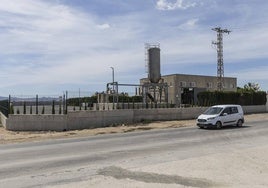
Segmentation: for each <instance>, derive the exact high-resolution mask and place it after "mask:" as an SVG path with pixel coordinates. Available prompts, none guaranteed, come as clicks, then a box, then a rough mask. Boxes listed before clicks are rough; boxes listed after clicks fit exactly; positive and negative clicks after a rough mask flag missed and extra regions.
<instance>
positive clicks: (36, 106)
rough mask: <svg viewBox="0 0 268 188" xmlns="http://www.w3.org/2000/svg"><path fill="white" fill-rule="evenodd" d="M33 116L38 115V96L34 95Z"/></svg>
mask: <svg viewBox="0 0 268 188" xmlns="http://www.w3.org/2000/svg"><path fill="white" fill-rule="evenodd" d="M35 114H38V95H36V100H35Z"/></svg>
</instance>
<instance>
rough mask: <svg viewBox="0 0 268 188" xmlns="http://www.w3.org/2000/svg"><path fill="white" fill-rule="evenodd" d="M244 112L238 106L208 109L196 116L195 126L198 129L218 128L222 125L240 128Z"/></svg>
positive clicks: (218, 106)
mask: <svg viewBox="0 0 268 188" xmlns="http://www.w3.org/2000/svg"><path fill="white" fill-rule="evenodd" d="M243 123H244V112H243V109H242V107H241V106H240V105H217V106H212V107H210V108H208V109H207V110H206V111H205V112H204V113H203V114H201V115H200V116H198V118H197V120H196V125H197V126H198V127H200V128H218V129H220V128H221V127H222V126H224V125H236V126H242V125H243Z"/></svg>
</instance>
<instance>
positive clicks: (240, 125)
mask: <svg viewBox="0 0 268 188" xmlns="http://www.w3.org/2000/svg"><path fill="white" fill-rule="evenodd" d="M242 125H243V121H242V120H241V119H240V120H238V122H237V124H236V126H237V127H242Z"/></svg>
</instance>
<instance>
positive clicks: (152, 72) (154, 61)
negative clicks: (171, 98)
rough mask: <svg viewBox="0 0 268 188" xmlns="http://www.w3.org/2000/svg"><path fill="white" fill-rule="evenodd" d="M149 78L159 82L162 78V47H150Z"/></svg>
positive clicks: (153, 81)
mask: <svg viewBox="0 0 268 188" xmlns="http://www.w3.org/2000/svg"><path fill="white" fill-rule="evenodd" d="M148 78H149V80H150V81H151V83H158V82H159V80H160V79H161V74H160V48H157V47H153V48H149V49H148Z"/></svg>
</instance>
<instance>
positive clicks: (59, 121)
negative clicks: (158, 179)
mask: <svg viewBox="0 0 268 188" xmlns="http://www.w3.org/2000/svg"><path fill="white" fill-rule="evenodd" d="M206 108H207V107H194V108H161V109H160V108H156V109H129V110H127V109H125V110H110V111H76V112H69V113H68V114H67V115H10V116H9V118H8V119H6V120H5V119H4V120H1V121H6V123H5V125H6V129H7V130H13V131H49V130H50V131H64V130H81V129H90V128H97V127H107V126H111V125H116V124H128V123H134V122H141V121H161V120H182V119H195V118H196V117H197V116H198V115H199V114H201V113H202V112H203V111H204V110H205V109H206ZM243 109H244V110H245V114H247V113H264V112H267V110H266V106H265V105H263V106H244V107H243Z"/></svg>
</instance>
